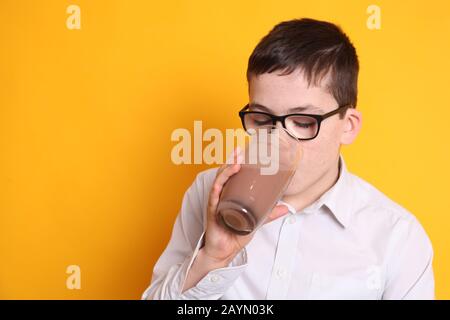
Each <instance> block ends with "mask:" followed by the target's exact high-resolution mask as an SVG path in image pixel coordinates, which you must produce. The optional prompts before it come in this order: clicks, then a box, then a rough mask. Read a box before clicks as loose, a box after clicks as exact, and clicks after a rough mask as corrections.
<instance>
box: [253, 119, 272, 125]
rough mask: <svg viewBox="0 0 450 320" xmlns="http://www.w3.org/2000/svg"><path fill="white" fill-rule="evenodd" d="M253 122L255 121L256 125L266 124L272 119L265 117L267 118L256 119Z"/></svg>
mask: <svg viewBox="0 0 450 320" xmlns="http://www.w3.org/2000/svg"><path fill="white" fill-rule="evenodd" d="M253 122H254V123H255V124H256V125H259V126H262V125H265V124H269V123H272V120H270V119H265V120H257V119H254V120H253Z"/></svg>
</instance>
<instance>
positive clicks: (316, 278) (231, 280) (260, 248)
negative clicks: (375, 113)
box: [142, 156, 434, 299]
mask: <svg viewBox="0 0 450 320" xmlns="http://www.w3.org/2000/svg"><path fill="white" fill-rule="evenodd" d="M340 162H341V165H340V173H339V178H338V180H337V182H336V183H335V184H334V185H333V187H332V188H330V189H329V190H328V191H327V192H325V193H324V194H323V195H322V196H321V197H320V198H319V199H318V200H317V201H316V202H314V203H313V204H311V205H310V206H309V207H307V208H305V209H304V210H302V211H299V212H296V210H295V209H294V208H293V207H292V206H291V205H289V204H288V203H285V202H283V201H280V203H283V204H286V205H287V206H288V208H289V214H287V215H285V216H283V217H280V218H278V219H276V220H274V221H272V222H270V223H268V224H265V225H263V226H262V227H261V228H260V229H259V230H257V231H256V232H255V235H254V237H253V238H252V240H251V241H250V243H249V244H248V245H247V246H246V247H245V248H243V249H242V250H241V251H240V252H239V253H238V254H237V255H236V257H235V258H234V260H233V261H232V262H230V264H229V265H228V266H227V267H225V268H220V269H216V270H212V271H210V272H209V273H208V274H207V275H206V276H205V277H204V278H203V279H201V280H200V281H199V282H198V283H197V285H195V286H194V287H192V288H190V289H188V290H186V291H185V292H181V291H182V288H183V284H184V281H185V279H186V276H187V273H188V271H189V269H190V268H191V266H192V263H193V261H194V260H195V258H196V256H197V253H198V251H199V249H200V248H201V247H202V245H203V238H204V234H205V233H204V231H205V229H206V207H207V203H208V197H209V192H210V190H211V186H212V184H213V182H214V179H215V175H216V171H217V168H213V169H208V170H205V171H203V172H200V173H199V174H198V175H197V177H196V179H195V181H194V182H193V184H192V185H191V186H190V188H189V189H188V190H187V191H186V193H185V195H184V198H183V202H182V206H181V210H180V212H179V214H178V216H177V218H176V221H175V225H174V227H173V231H172V235H171V239H170V241H169V243H168V245H167V247H166V249H165V250H164V252H163V253H162V255H161V256H160V258H159V260H158V261H157V263H156V265H155V267H154V269H153V276H152V279H151V284H150V286H149V287H148V289H147V290H146V291H145V292H144V294H143V296H142V298H143V299H434V277H433V269H432V259H433V249H432V246H431V242H430V240H429V238H428V236H427V234H426V233H425V231H424V229H423V228H422V226H421V225H420V223H419V222H418V220H417V219H416V218H415V217H414V216H413V215H412V214H411V213H409V212H408V211H407V210H406V209H404V208H403V207H401V206H400V205H398V204H396V203H395V202H393V201H392V200H390V199H389V198H387V197H386V196H385V195H383V194H382V193H381V192H380V191H378V190H377V189H376V188H375V187H373V186H372V185H370V184H369V183H367V182H365V181H364V180H362V179H361V178H359V177H357V176H355V175H353V174H351V173H349V172H348V171H347V169H346V166H345V163H344V160H343V157H342V156H341V157H340Z"/></svg>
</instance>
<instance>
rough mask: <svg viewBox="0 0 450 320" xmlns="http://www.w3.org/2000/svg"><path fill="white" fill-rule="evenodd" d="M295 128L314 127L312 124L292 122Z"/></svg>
mask: <svg viewBox="0 0 450 320" xmlns="http://www.w3.org/2000/svg"><path fill="white" fill-rule="evenodd" d="M294 124H295V126H297V127H299V128H306V129H307V128H311V127H312V126H313V125H314V122H298V121H294Z"/></svg>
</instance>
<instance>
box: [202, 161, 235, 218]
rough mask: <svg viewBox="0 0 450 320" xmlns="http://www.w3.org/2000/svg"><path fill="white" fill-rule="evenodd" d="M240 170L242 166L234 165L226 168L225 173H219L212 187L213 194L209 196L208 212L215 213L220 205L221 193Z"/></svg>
mask: <svg viewBox="0 0 450 320" xmlns="http://www.w3.org/2000/svg"><path fill="white" fill-rule="evenodd" d="M239 169H240V165H239V164H234V165H232V166H230V167H226V168H225V169H223V171H222V172H221V173H219V174H218V175H217V177H216V179H215V180H214V183H213V185H212V188H211V192H210V195H209V200H208V209H209V210H208V211H209V212H211V213H214V212H215V210H216V207H217V204H218V203H219V199H220V193H221V192H222V189H223V186H224V184H225V182H227V181H228V179H229V178H230V177H231V176H232V175H233V174H235V173H236V172H238V171H239Z"/></svg>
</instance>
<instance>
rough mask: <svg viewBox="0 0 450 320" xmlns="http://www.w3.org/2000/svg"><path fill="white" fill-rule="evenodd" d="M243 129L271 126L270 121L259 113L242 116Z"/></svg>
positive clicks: (266, 116)
mask: <svg viewBox="0 0 450 320" xmlns="http://www.w3.org/2000/svg"><path fill="white" fill-rule="evenodd" d="M244 123H245V129H247V130H248V129H260V128H268V127H271V126H272V119H271V118H270V117H269V116H268V115H266V114H261V113H246V114H245V116H244Z"/></svg>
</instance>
